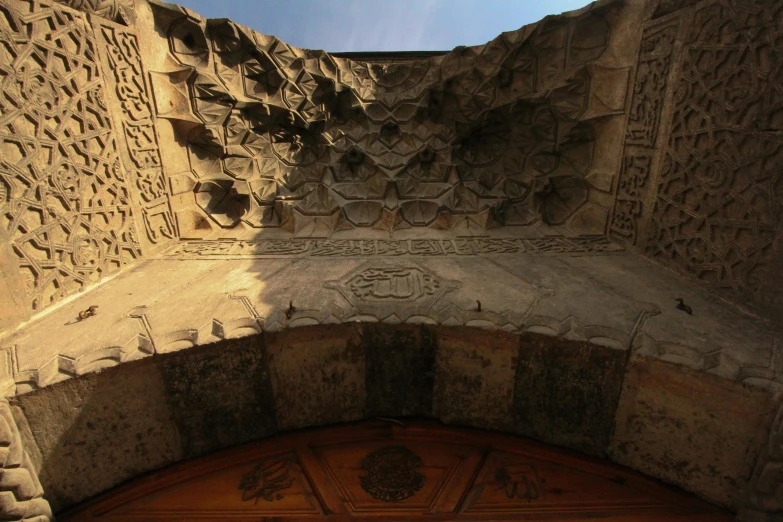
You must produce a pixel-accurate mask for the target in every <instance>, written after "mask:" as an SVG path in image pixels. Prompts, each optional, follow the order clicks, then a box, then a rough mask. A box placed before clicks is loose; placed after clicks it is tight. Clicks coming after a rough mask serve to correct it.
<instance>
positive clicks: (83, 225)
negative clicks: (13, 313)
mask: <svg viewBox="0 0 783 522" xmlns="http://www.w3.org/2000/svg"><path fill="white" fill-rule="evenodd" d="M0 41H2V46H0V156H1V158H0V227H2V230H3V231H4V232H5V233H6V234H7V236H8V238H9V240H10V244H11V247H12V250H13V252H14V253H15V254H16V256H17V257H18V259H19V267H20V270H21V275H22V278H23V281H24V283H25V286H26V292H27V299H28V302H29V305H30V307H31V308H32V309H33V310H39V309H41V308H43V307H45V306H46V305H48V304H50V303H52V302H54V301H57V300H60V299H62V298H63V297H65V296H67V295H69V294H72V293H73V292H75V291H78V290H80V289H81V288H83V287H85V286H86V285H88V284H90V283H93V282H96V281H97V280H98V279H100V278H101V277H102V276H104V275H105V274H107V273H110V272H113V271H116V270H118V269H119V268H120V267H121V266H123V265H125V264H128V263H130V262H132V261H133V260H134V259H136V258H138V257H140V255H141V252H140V248H139V243H138V241H137V238H136V229H135V225H134V223H133V216H132V213H131V207H130V204H129V194H128V189H127V187H126V184H125V181H124V176H123V171H122V169H121V166H120V162H119V156H118V152H117V143H116V141H115V135H114V132H113V130H112V126H111V121H110V119H109V116H108V113H107V110H106V105H105V101H104V97H103V96H104V93H103V90H102V81H101V77H100V74H99V68H98V63H97V61H96V59H97V56H96V49H95V41H94V39H93V36H92V34H91V30H90V28H89V26H88V25H87V24H86V23H85V21H84V18H83V15H81V14H79V13H76V12H73V11H71V10H68V9H63V8H59V7H55V6H52V5H51V4H49V3H46V2H31V3H25V2H19V1H16V0H11V1H9V2H6V3H5V8H4V9H3V10H2V11H0Z"/></svg>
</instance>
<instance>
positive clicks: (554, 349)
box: [514, 334, 628, 455]
mask: <svg viewBox="0 0 783 522" xmlns="http://www.w3.org/2000/svg"><path fill="white" fill-rule="evenodd" d="M627 358H628V352H627V351H623V350H616V349H613V348H607V347H605V346H599V345H595V344H588V343H585V342H568V341H563V340H559V339H555V338H551V337H544V336H541V335H534V334H529V335H525V336H523V337H522V340H521V344H520V347H519V359H518V363H517V371H516V380H515V384H514V419H515V430H516V431H517V433H519V434H522V435H526V436H529V437H533V438H536V439H539V440H543V441H546V442H547V443H550V444H557V445H561V446H566V447H569V448H574V449H577V450H580V451H584V452H586V453H590V454H593V455H603V454H604V453H605V452H606V447H607V445H608V443H609V437H610V435H611V433H612V430H613V428H614V415H615V410H616V408H617V400H618V398H619V396H620V389H621V387H622V383H623V376H624V374H625V363H626V360H627Z"/></svg>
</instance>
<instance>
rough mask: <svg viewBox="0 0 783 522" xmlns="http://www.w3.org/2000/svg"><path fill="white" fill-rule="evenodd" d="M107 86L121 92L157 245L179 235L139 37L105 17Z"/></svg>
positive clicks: (144, 216)
mask: <svg viewBox="0 0 783 522" xmlns="http://www.w3.org/2000/svg"><path fill="white" fill-rule="evenodd" d="M94 27H95V32H96V36H97V38H98V40H99V42H100V44H101V45H99V48H100V49H101V54H102V56H103V60H102V63H103V71H104V73H105V78H106V80H107V86H109V87H110V89H109V90H110V91H111V92H112V93H113V94H114V96H115V97H116V102H117V103H116V105H117V106H118V107H119V117H118V120H119V123H120V126H121V127H122V130H123V135H124V138H125V139H124V140H123V141H122V143H123V147H122V149H123V151H124V152H125V154H124V156H123V159H124V161H125V166H126V171H127V172H129V173H130V176H129V178H130V179H129V180H128V181H129V182H130V184H131V186H132V190H131V193H132V195H133V203H134V204H135V206H136V209H137V210H138V211H139V213H140V214H141V221H142V222H143V224H144V232H145V234H144V238H145V240H146V242H147V243H148V245H150V246H151V247H152V249H154V247H155V246H157V245H160V244H162V243H165V242H167V241H168V240H170V239H174V238H175V237H176V236H177V232H176V226H175V223H174V218H173V215H172V212H171V207H170V202H169V188H168V187H169V182H168V178H167V176H166V175H165V174H164V172H163V166H162V164H161V154H160V150H159V146H158V138H157V135H156V132H155V124H154V120H153V114H152V107H151V105H150V98H149V94H148V90H147V83H146V79H145V75H144V66H143V65H142V59H141V54H140V53H139V43H138V37H137V36H136V35H135V34H134V33H133V32H132V31H129V30H128V29H126V28H124V27H122V26H119V25H117V24H112V23H109V22H106V21H103V20H101V21H98V22H97V23H96V24H95V26H94Z"/></svg>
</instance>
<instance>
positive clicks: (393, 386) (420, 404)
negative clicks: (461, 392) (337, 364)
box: [363, 324, 435, 417]
mask: <svg viewBox="0 0 783 522" xmlns="http://www.w3.org/2000/svg"><path fill="white" fill-rule="evenodd" d="M363 340H364V347H365V357H366V359H365V370H366V374H365V378H366V386H367V404H366V405H365V416H366V417H373V416H376V415H386V416H393V417H403V416H430V415H432V398H433V397H432V392H433V387H434V385H435V335H434V333H433V332H432V331H431V330H430V329H429V328H426V327H423V326H419V325H399V326H386V325H374V324H373V325H365V327H364V333H363Z"/></svg>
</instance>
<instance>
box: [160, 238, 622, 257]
mask: <svg viewBox="0 0 783 522" xmlns="http://www.w3.org/2000/svg"><path fill="white" fill-rule="evenodd" d="M621 251H623V248H622V247H621V246H619V245H617V244H615V243H612V242H611V241H609V240H608V239H606V238H605V237H601V236H587V237H576V238H566V237H544V238H535V239H462V240H459V239H458V240H451V239H449V240H445V239H444V240H427V239H412V240H380V239H359V240H348V239H346V240H311V239H300V240H297V239H294V240H291V239H285V240H274V239H272V240H262V241H183V242H181V243H178V244H177V245H176V246H175V247H173V248H172V249H170V250H169V251H168V252H167V253H166V254H164V257H168V258H180V259H182V258H192V259H203V258H209V257H236V258H255V257H265V256H313V257H329V256H333V257H343V256H401V255H418V256H447V255H457V256H460V255H462V256H465V255H476V254H525V253H527V254H579V253H591V254H593V253H604V252H621Z"/></svg>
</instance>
